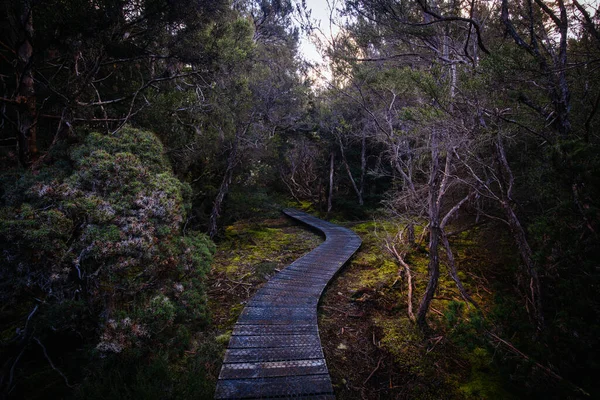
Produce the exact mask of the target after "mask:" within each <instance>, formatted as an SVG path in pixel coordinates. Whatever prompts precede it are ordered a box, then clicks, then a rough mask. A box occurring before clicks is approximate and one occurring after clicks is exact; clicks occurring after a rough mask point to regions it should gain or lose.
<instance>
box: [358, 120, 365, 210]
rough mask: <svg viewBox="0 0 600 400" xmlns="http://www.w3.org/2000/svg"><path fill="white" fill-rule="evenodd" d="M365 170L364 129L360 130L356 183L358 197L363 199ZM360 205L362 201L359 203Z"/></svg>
mask: <svg viewBox="0 0 600 400" xmlns="http://www.w3.org/2000/svg"><path fill="white" fill-rule="evenodd" d="M366 170H367V135H366V134H365V132H364V130H363V132H362V137H361V140H360V182H359V184H358V191H359V192H360V197H361V199H363V202H364V198H363V194H364V193H365V171H366ZM361 205H362V203H361Z"/></svg>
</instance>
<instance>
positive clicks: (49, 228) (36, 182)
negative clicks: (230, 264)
mask: <svg viewBox="0 0 600 400" xmlns="http://www.w3.org/2000/svg"><path fill="white" fill-rule="evenodd" d="M69 161H70V163H71V165H72V169H71V171H70V173H67V174H63V175H57V174H44V173H43V171H42V173H39V172H38V174H37V175H34V173H32V172H27V173H24V175H23V176H20V177H19V181H18V182H17V181H13V183H12V188H13V189H10V188H6V189H4V190H3V193H4V194H5V198H4V205H3V207H2V208H1V209H0V257H1V261H0V264H1V265H2V266H1V269H0V278H1V282H2V283H1V285H2V287H1V288H0V289H1V290H0V296H1V298H0V302H2V304H4V305H6V307H3V310H2V313H3V315H2V317H3V319H5V318H6V320H11V319H12V320H13V321H18V322H17V325H19V326H11V327H9V329H8V330H11V329H12V332H14V331H15V328H19V330H17V332H18V334H17V336H19V335H20V336H21V338H20V339H22V340H20V341H18V342H19V343H27V342H29V337H28V336H32V333H30V332H31V330H28V329H22V326H23V323H24V321H25V320H26V318H27V317H28V315H29V313H30V312H31V310H32V309H33V308H36V311H37V312H36V314H35V315H34V316H32V317H31V320H30V322H29V323H30V324H33V325H31V326H32V327H33V328H34V329H35V335H36V338H37V337H40V338H42V342H43V341H44V338H46V339H47V340H50V338H56V337H57V336H60V335H61V334H65V335H71V336H73V335H74V334H75V335H77V336H79V337H81V338H83V340H82V341H81V342H80V345H81V346H84V347H86V348H87V349H88V350H90V356H91V354H96V355H99V356H102V357H107V356H111V354H112V357H115V354H122V357H128V358H130V357H131V354H130V353H132V352H133V353H135V354H138V355H140V354H143V353H145V352H146V353H147V352H148V350H151V351H150V352H151V353H152V352H159V351H160V352H162V353H165V352H167V353H168V352H169V351H171V352H173V351H183V349H184V348H185V341H184V343H183V346H181V343H180V346H179V347H178V348H176V349H173V348H171V346H172V345H173V343H172V342H171V340H172V339H173V337H177V336H178V335H179V333H181V332H182V326H183V325H186V329H188V328H190V327H194V326H196V327H197V326H200V325H201V324H203V323H204V322H205V321H206V308H205V296H204V292H203V277H204V275H205V273H206V272H207V270H208V268H209V265H210V262H211V260H212V253H213V251H214V246H213V244H212V242H211V241H210V240H209V239H208V238H207V237H206V236H205V235H204V234H201V233H198V232H190V231H187V232H182V228H183V226H184V222H185V216H186V212H187V211H188V210H187V208H188V204H189V200H190V193H191V189H190V188H189V186H188V185H187V184H184V183H182V182H180V181H179V180H177V179H176V178H175V177H174V176H173V174H172V172H171V169H170V166H169V164H168V162H167V160H166V159H165V157H164V156H163V148H162V145H161V143H160V141H159V140H158V139H157V137H156V136H155V135H154V134H153V133H150V132H145V131H140V130H136V129H133V128H126V129H123V130H121V131H120V132H119V133H117V134H114V135H102V134H98V133H91V134H89V135H86V137H85V138H84V139H83V141H82V143H81V144H80V145H78V146H75V147H74V148H73V150H72V151H70V153H69ZM57 176H58V177H57ZM3 182H7V180H6V179H5V180H3ZM19 182H21V183H19ZM23 182H27V183H26V184H24V183H23ZM15 187H19V188H21V190H20V191H19V190H14V188H15ZM9 195H10V198H8V196H9ZM8 310H10V311H8ZM8 314H10V316H9V315H8ZM44 321H48V322H47V323H45V322H44ZM8 330H7V331H8ZM187 336H188V339H189V334H187ZM136 349H137V350H136ZM140 349H143V351H141V352H140V351H138V350H140ZM126 354H127V355H126ZM23 373H24V374H26V372H25V371H24V372H23Z"/></svg>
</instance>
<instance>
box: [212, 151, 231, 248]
mask: <svg viewBox="0 0 600 400" xmlns="http://www.w3.org/2000/svg"><path fill="white" fill-rule="evenodd" d="M232 163H233V158H232V157H230V158H229V159H228V160H227V164H228V165H227V170H226V171H225V175H224V176H223V180H222V181H221V186H219V193H218V194H217V197H216V198H215V201H214V203H213V207H212V211H211V213H210V225H209V230H208V235H209V236H210V238H211V239H213V238H214V237H215V236H216V235H217V232H218V231H219V229H218V224H217V223H218V220H219V217H220V216H221V207H222V206H223V200H224V199H225V196H226V195H227V193H229V185H230V184H231V179H232V178H233V165H232Z"/></svg>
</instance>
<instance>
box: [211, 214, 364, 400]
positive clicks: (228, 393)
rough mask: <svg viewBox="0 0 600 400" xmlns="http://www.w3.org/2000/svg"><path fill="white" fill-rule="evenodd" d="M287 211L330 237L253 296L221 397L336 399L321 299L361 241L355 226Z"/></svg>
mask: <svg viewBox="0 0 600 400" xmlns="http://www.w3.org/2000/svg"><path fill="white" fill-rule="evenodd" d="M283 212H284V213H285V214H286V215H288V216H289V217H292V218H294V219H296V220H299V221H301V222H303V223H305V224H307V225H309V226H310V227H312V228H314V229H317V230H319V231H321V232H323V233H324V234H325V237H326V240H325V242H324V243H322V244H321V245H320V246H319V247H317V248H316V249H314V250H313V251H311V252H310V253H308V254H306V255H304V256H302V257H301V258H299V259H297V260H296V261H294V262H293V263H291V264H290V265H288V266H287V267H285V268H284V269H283V270H281V272H279V273H277V275H275V276H274V277H273V278H271V280H269V281H268V282H267V283H266V284H265V285H264V286H263V287H262V288H261V289H260V290H259V291H258V292H257V293H256V294H255V295H254V297H252V299H250V301H249V302H248V304H247V305H246V308H245V309H244V310H243V311H242V314H241V315H240V317H239V319H238V321H237V323H236V325H235V327H234V328H233V333H232V336H231V340H230V341H229V347H228V349H227V352H226V353H225V360H224V362H223V367H222V368H221V374H220V375H219V381H218V382H217V390H216V393H215V398H216V399H264V398H287V397H294V398H304V399H335V396H334V394H333V387H332V385H331V380H330V378H329V371H328V370H327V365H326V364H325V357H324V356H323V349H322V348H321V339H320V338H319V328H318V326H317V304H318V302H319V298H320V297H321V294H322V293H323V290H324V289H325V287H326V286H327V283H328V282H329V280H331V278H332V277H333V276H334V275H335V273H336V272H337V271H338V270H339V269H340V268H341V267H342V266H343V265H344V263H346V261H348V259H349V258H350V257H351V256H352V255H353V254H354V253H355V252H356V250H358V248H359V247H360V244H361V240H360V238H359V237H358V236H357V235H356V234H355V233H354V232H352V231H351V230H349V229H346V228H343V227H341V226H337V225H334V224H332V223H329V222H326V221H323V220H320V219H318V218H316V217H313V216H311V215H309V214H306V213H303V212H301V211H298V210H294V209H286V210H284V211H283Z"/></svg>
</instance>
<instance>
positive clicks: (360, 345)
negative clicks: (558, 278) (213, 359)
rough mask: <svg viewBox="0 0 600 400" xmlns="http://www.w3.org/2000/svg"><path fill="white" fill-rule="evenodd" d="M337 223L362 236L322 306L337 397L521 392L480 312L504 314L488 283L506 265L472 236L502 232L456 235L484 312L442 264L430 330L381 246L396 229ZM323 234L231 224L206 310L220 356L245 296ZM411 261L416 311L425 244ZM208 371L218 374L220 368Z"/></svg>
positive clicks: (289, 226)
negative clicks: (418, 323)
mask: <svg viewBox="0 0 600 400" xmlns="http://www.w3.org/2000/svg"><path fill="white" fill-rule="evenodd" d="M332 222H335V223H338V224H341V225H345V226H347V227H349V228H350V229H353V230H354V231H355V232H357V233H358V234H359V235H360V236H361V238H362V240H363V245H362V247H361V249H360V250H359V251H358V252H357V253H356V255H355V256H354V257H353V258H352V259H351V260H350V262H349V263H348V264H347V265H346V266H345V267H344V268H343V269H342V270H341V272H340V273H339V274H338V275H337V277H335V278H334V279H333V280H332V282H331V283H330V286H329V287H328V289H327V290H326V292H325V295H324V296H323V298H322V300H321V303H320V306H319V328H320V332H321V341H322V345H323V348H324V352H325V357H326V360H327V365H328V368H329V370H330V374H331V377H332V381H333V384H334V389H335V391H336V397H337V398H338V399H342V400H343V399H360V398H362V399H405V398H406V399H408V398H410V399H481V398H485V399H488V398H489V399H493V398H503V399H510V398H515V396H514V395H513V393H512V392H514V391H513V390H511V386H512V385H511V384H510V382H507V380H506V379H505V378H504V377H505V376H506V374H502V373H501V371H500V369H499V368H497V362H496V361H497V359H498V358H499V357H503V356H504V352H502V351H500V349H498V348H497V346H496V347H494V345H492V344H491V343H490V341H489V338H487V337H484V335H483V334H482V332H484V331H485V325H486V322H485V321H484V318H483V316H484V315H492V314H494V313H497V312H498V304H496V300H495V299H496V294H497V293H496V292H497V290H501V289H498V285H496V284H492V283H490V282H497V278H498V279H499V277H500V276H501V274H502V273H503V271H504V269H505V268H506V267H505V266H503V265H504V263H503V260H499V259H497V258H496V259H494V257H492V255H491V254H490V253H489V252H488V251H486V250H485V249H486V248H492V246H491V245H490V246H487V247H486V246H485V245H484V244H482V243H477V241H476V240H475V239H476V238H477V240H481V238H482V237H484V238H485V240H486V241H488V244H490V243H495V247H496V248H498V246H500V245H501V239H500V238H497V237H490V236H489V235H490V234H489V232H487V233H486V234H480V232H479V229H480V228H474V229H471V230H469V231H464V232H461V233H458V234H456V235H454V236H453V238H452V245H453V247H454V250H455V257H456V259H457V262H458V265H459V271H460V273H459V275H460V278H461V279H462V281H463V284H464V285H465V288H466V289H467V291H468V292H469V293H470V294H471V295H472V296H473V298H474V299H475V300H476V301H477V302H478V304H479V305H480V307H481V309H480V310H477V309H476V308H475V307H473V306H472V305H469V304H467V303H465V302H464V301H463V300H462V298H461V297H460V294H459V293H458V290H456V287H455V284H454V282H453V281H452V280H451V278H450V276H449V274H448V273H447V271H446V269H445V268H444V267H443V266H442V274H441V277H440V282H439V289H438V291H437V292H436V295H435V298H434V300H433V302H432V305H431V308H430V312H429V315H428V321H429V324H430V332H429V333H428V334H426V335H424V334H422V333H421V332H420V331H419V330H418V329H416V328H415V326H414V324H413V323H412V322H411V321H410V320H409V318H408V316H407V312H406V310H407V301H406V283H405V282H404V280H403V279H402V277H401V276H400V275H399V267H398V265H397V264H396V262H395V261H394V259H393V258H392V257H391V256H390V255H388V254H387V253H386V252H385V251H383V250H382V249H383V248H384V246H383V244H384V240H385V238H386V237H388V236H389V235H390V234H392V236H393V233H394V232H393V230H394V229H397V227H394V226H393V225H391V224H389V223H386V222H375V221H368V222H360V223H357V222H353V223H344V222H340V221H332ZM418 233H419V232H418V231H417V234H418ZM417 236H418V235H417ZM322 240H323V239H322V238H321V237H319V236H318V235H316V234H314V233H312V232H311V231H309V230H307V229H305V228H303V227H301V226H300V225H298V224H297V223H295V222H294V221H292V220H290V219H288V218H285V217H283V216H281V217H277V218H266V219H254V220H250V221H238V222H236V223H235V224H233V225H231V226H228V227H227V228H226V230H225V235H224V238H223V239H222V240H221V241H220V243H219V245H218V250H217V254H216V256H215V262H214V265H213V268H212V272H211V274H210V276H209V282H208V297H209V308H210V311H211V314H212V322H213V326H214V327H215V335H217V341H218V342H219V343H220V344H221V346H222V351H223V352H224V350H225V348H226V346H227V343H228V341H229V337H230V334H231V330H232V328H233V325H234V324H235V322H236V320H237V318H238V316H239V314H240V312H241V311H242V309H243V308H244V305H245V302H246V301H247V300H248V299H250V297H252V295H253V294H254V293H255V292H256V290H258V288H259V287H260V286H261V285H262V284H263V283H264V282H266V281H267V280H268V279H269V278H270V277H271V276H273V274H275V273H276V272H277V271H279V270H280V269H282V268H284V267H285V266H286V265H288V264H289V263H291V262H292V261H293V260H295V259H296V258H298V257H300V256H301V255H303V254H305V253H306V252H308V251H310V250H312V249H313V248H315V247H316V246H318V245H319V244H320V243H321V242H322ZM406 261H407V262H408V264H409V265H410V266H411V269H412V273H413V279H414V281H415V285H414V294H413V296H414V297H413V307H414V308H415V309H416V308H417V306H418V301H419V300H420V297H419V296H420V295H421V293H423V290H424V287H425V285H426V282H427V249H426V247H425V245H424V244H421V245H417V246H416V247H415V248H414V249H413V250H411V251H410V252H409V253H408V254H407V256H406ZM442 261H443V260H442ZM504 272H505V271H504ZM501 286H502V285H501ZM504 308H506V307H504ZM505 312H507V311H506V310H505ZM496 350H498V351H496ZM211 370H213V371H214V372H213V374H214V375H215V376H214V379H215V380H216V376H217V375H218V371H219V366H218V365H214V366H213V368H211Z"/></svg>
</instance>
